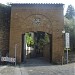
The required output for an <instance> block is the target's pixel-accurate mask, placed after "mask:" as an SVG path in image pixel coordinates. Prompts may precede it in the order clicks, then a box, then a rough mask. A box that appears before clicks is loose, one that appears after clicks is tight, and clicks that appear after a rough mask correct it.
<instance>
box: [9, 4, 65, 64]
mask: <svg viewBox="0 0 75 75" xmlns="http://www.w3.org/2000/svg"><path fill="white" fill-rule="evenodd" d="M63 26H64V16H63V4H11V18H10V34H9V35H10V37H9V56H10V57H14V56H15V45H16V44H17V53H16V56H17V62H19V63H21V62H22V58H23V57H22V55H23V52H22V51H23V50H22V49H23V48H22V47H23V41H22V40H23V38H22V35H23V34H25V33H26V32H37V31H42V32H46V33H48V34H50V35H51V41H52V43H51V53H50V54H51V61H52V62H54V63H61V61H62V56H63V55H64V43H63V36H62V35H63V34H62V30H63ZM48 47H49V46H48ZM45 52H46V51H45ZM46 54H47V52H46Z"/></svg>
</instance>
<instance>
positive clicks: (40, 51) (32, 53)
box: [21, 31, 52, 62]
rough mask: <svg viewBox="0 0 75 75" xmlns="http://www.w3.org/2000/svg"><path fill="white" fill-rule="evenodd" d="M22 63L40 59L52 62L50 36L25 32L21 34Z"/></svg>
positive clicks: (40, 32)
mask: <svg viewBox="0 0 75 75" xmlns="http://www.w3.org/2000/svg"><path fill="white" fill-rule="evenodd" d="M21 57H22V58H21V59H22V62H27V60H30V59H35V58H36V59H37V58H41V59H44V60H47V61H49V62H51V61H52V35H51V34H48V33H46V32H42V31H37V32H27V33H25V34H22V56H21Z"/></svg>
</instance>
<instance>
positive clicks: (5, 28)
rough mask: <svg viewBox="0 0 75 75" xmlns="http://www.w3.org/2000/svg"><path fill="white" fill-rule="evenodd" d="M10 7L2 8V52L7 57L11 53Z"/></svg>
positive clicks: (0, 38) (0, 36)
mask: <svg viewBox="0 0 75 75" xmlns="http://www.w3.org/2000/svg"><path fill="white" fill-rule="evenodd" d="M9 24H10V7H9V6H5V5H2V6H0V52H2V55H3V56H5V55H6V53H7V52H8V51H9V29H10V25H9Z"/></svg>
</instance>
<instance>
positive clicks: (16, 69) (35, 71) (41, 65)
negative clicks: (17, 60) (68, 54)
mask: <svg viewBox="0 0 75 75" xmlns="http://www.w3.org/2000/svg"><path fill="white" fill-rule="evenodd" d="M0 75H75V63H70V64H65V65H52V64H50V63H49V62H46V61H44V60H41V59H30V60H28V61H27V63H25V64H21V65H17V66H11V65H4V66H3V65H1V66H0Z"/></svg>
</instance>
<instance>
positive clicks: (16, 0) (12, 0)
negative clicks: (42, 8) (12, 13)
mask: <svg viewBox="0 0 75 75" xmlns="http://www.w3.org/2000/svg"><path fill="white" fill-rule="evenodd" d="M0 3H2V4H7V3H63V4H65V5H64V14H65V12H66V10H67V7H68V5H70V4H71V5H72V6H73V7H74V8H75V1H74V0H0Z"/></svg>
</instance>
